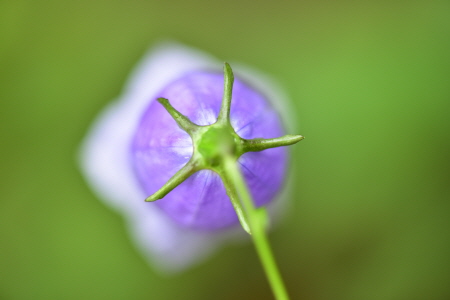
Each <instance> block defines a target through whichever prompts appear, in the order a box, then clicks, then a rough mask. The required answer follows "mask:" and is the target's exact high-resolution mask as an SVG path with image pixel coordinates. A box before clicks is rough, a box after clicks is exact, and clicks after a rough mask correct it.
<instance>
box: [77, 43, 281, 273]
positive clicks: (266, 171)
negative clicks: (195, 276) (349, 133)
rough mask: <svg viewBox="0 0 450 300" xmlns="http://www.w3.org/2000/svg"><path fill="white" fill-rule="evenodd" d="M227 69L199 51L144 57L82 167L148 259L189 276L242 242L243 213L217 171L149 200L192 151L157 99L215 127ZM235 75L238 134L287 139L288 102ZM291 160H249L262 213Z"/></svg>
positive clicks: (248, 175)
mask: <svg viewBox="0 0 450 300" xmlns="http://www.w3.org/2000/svg"><path fill="white" fill-rule="evenodd" d="M220 67H221V63H220V62H217V61H215V60H214V59H212V58H210V57H208V56H206V55H204V54H201V53H199V52H197V51H194V50H192V49H188V48H185V47H182V46H180V45H176V44H163V45H160V46H159V47H157V48H156V49H154V50H153V51H152V52H151V53H150V54H149V55H148V56H147V57H146V58H144V60H143V62H142V63H141V64H140V65H139V67H138V69H137V70H136V72H135V73H134V75H133V76H132V78H131V80H130V82H129V83H128V86H127V88H126V89H125V91H124V92H123V95H122V96H121V97H120V99H119V100H118V101H116V102H114V103H112V104H111V105H110V106H109V107H108V108H107V109H106V110H105V111H104V112H103V113H102V115H101V116H100V117H99V119H98V121H97V122H96V123H95V124H94V126H93V128H92V130H91V132H90V134H89V136H88V137H87V139H86V141H85V143H84V145H83V149H82V153H81V164H82V170H83V172H84V173H85V175H86V177H87V178H88V182H89V183H90V184H91V185H92V187H93V189H94V191H96V192H97V193H98V195H99V197H100V198H101V199H103V200H104V201H105V202H106V203H107V204H109V205H111V206H113V207H114V208H115V209H117V210H118V211H119V212H120V213H123V214H124V215H125V217H126V219H127V221H128V224H129V226H130V233H131V234H132V236H133V237H134V240H135V241H136V242H137V244H138V246H139V248H140V249H142V251H143V253H145V254H146V255H147V257H149V258H150V260H151V261H152V262H153V263H155V264H156V265H158V266H160V267H162V268H163V269H166V270H177V269H182V268H183V267H186V266H188V265H189V264H191V263H192V262H194V261H196V260H197V259H199V258H201V257H203V256H205V254H207V253H209V252H211V250H212V249H214V248H215V246H217V245H218V244H220V243H221V242H223V241H224V240H227V239H230V238H231V237H234V236H236V231H234V230H233V228H235V227H236V226H234V225H237V224H238V223H239V222H238V218H237V216H236V212H235V211H234V209H233V207H232V205H231V202H230V200H229V198H228V196H227V195H226V193H225V189H224V186H223V183H222V181H221V179H220V177H219V176H218V175H217V174H216V173H214V172H213V171H211V170H201V171H199V172H196V173H195V174H193V175H192V176H191V177H190V178H189V179H187V180H186V181H185V182H183V183H182V184H181V185H179V186H178V187H176V188H175V189H174V190H173V191H171V192H170V193H169V194H167V195H166V196H165V197H164V199H162V200H159V201H157V202H155V203H146V202H144V199H145V198H146V197H148V196H150V195H151V194H153V193H154V192H156V191H157V190H158V189H159V188H161V187H162V186H163V185H164V183H166V182H167V180H168V179H170V178H171V177H172V176H173V175H174V174H175V173H176V172H177V171H178V170H179V169H181V168H182V167H183V166H184V165H185V164H186V163H187V162H188V161H189V159H190V157H191V156H192V153H193V145H192V140H191V138H190V136H189V135H188V134H187V133H186V132H184V131H183V130H182V129H180V128H179V127H178V125H177V124H176V122H175V121H174V120H173V118H172V117H171V116H170V115H169V113H168V112H167V111H166V110H165V109H164V107H163V106H162V105H161V104H160V103H158V102H157V101H155V100H156V98H158V97H164V98H167V99H169V100H170V102H171V104H172V105H173V106H174V107H175V108H176V109H177V110H178V111H180V112H181V113H182V114H184V115H186V116H187V117H189V119H190V120H191V121H192V122H193V123H195V124H197V125H210V124H212V123H214V122H215V121H216V119H217V116H218V113H219V110H220V106H221V101H222V95H223V81H224V78H223V74H222V73H221V72H220ZM233 67H234V69H235V71H236V74H237V75H236V79H235V83H234V89H233V101H232V105H231V112H230V118H231V125H232V126H233V128H234V130H235V131H236V133H237V134H238V135H240V136H241V137H242V138H245V139H253V138H275V137H278V136H281V135H283V134H284V129H283V125H282V122H281V120H280V117H279V115H278V112H279V111H280V104H281V102H280V101H282V97H281V96H280V94H279V93H277V92H275V91H276V89H274V88H273V85H272V84H271V83H269V82H268V81H267V80H266V79H264V78H261V76H260V75H256V74H255V73H254V72H251V71H248V70H246V69H244V68H239V67H236V64H233ZM269 100H270V101H272V102H269ZM283 121H284V122H283V123H285V121H286V120H283ZM286 158H287V153H286V148H283V147H281V148H273V149H268V150H265V151H261V152H248V153H245V154H244V155H242V156H241V157H240V159H239V161H238V163H239V164H240V167H241V171H242V172H243V175H244V177H245V179H246V181H247V184H248V187H249V189H250V192H251V194H252V195H253V198H254V199H255V201H256V205H257V206H260V205H266V204H268V203H269V202H271V201H272V200H273V199H274V198H275V197H276V196H277V195H278V194H279V192H280V190H281V188H282V185H283V181H284V177H285V173H286ZM226 228H228V230H225V229H226ZM230 229H231V230H230ZM218 230H219V231H218Z"/></svg>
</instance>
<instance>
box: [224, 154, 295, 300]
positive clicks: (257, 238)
mask: <svg viewBox="0 0 450 300" xmlns="http://www.w3.org/2000/svg"><path fill="white" fill-rule="evenodd" d="M223 172H224V173H225V174H224V175H225V176H226V177H227V178H230V179H231V181H232V184H233V185H234V187H235V188H236V190H237V192H238V194H239V196H240V199H241V202H242V204H243V206H244V210H245V212H246V215H247V220H248V224H249V226H250V230H251V237H252V239H253V244H254V245H255V248H256V251H257V253H258V256H259V259H260V261H261V263H262V265H263V268H264V271H265V273H266V276H267V279H268V281H269V284H270V287H271V288H272V292H273V293H274V295H275V298H276V299H277V300H288V299H289V296H288V294H287V291H286V288H285V286H284V283H283V280H282V278H281V274H280V271H279V270H278V267H277V265H276V263H275V258H274V256H273V253H272V250H271V248H270V245H269V241H268V238H267V235H266V227H267V226H266V225H267V212H266V210H265V208H263V207H261V208H256V207H255V205H254V204H253V200H252V197H251V195H250V192H249V190H248V188H247V185H246V184H245V180H244V178H243V176H242V174H241V172H240V170H239V168H238V167H237V164H236V159H235V158H233V157H232V156H226V157H225V158H224V170H223Z"/></svg>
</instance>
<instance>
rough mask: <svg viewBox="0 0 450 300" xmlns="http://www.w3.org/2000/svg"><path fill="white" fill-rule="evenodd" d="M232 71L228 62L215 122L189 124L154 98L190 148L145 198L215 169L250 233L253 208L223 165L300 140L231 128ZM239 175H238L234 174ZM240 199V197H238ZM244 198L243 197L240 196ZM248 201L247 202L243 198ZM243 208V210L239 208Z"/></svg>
mask: <svg viewBox="0 0 450 300" xmlns="http://www.w3.org/2000/svg"><path fill="white" fill-rule="evenodd" d="M233 81H234V76H233V71H232V70H231V67H230V65H229V64H228V63H225V66H224V93H223V99H222V104H221V108H220V112H219V116H218V118H217V121H216V122H215V123H214V124H211V125H206V126H199V125H197V124H194V123H192V122H191V121H190V120H189V119H188V118H187V117H186V116H184V115H182V114H181V113H180V112H179V111H178V110H176V109H175V108H174V107H173V106H172V105H171V104H170V102H169V100H167V99H165V98H158V102H159V103H161V104H162V105H163V106H164V108H165V109H166V110H167V111H168V112H169V114H170V115H171V116H172V117H173V119H174V120H175V121H176V122H177V124H178V126H179V127H180V128H181V129H183V130H184V131H186V132H187V133H188V134H189V136H190V137H191V139H192V143H193V147H194V151H193V155H192V157H191V159H190V160H189V161H188V163H187V164H186V165H185V166H184V167H183V168H181V169H180V170H179V171H178V172H177V173H176V174H175V175H174V176H173V177H172V178H170V179H169V180H168V181H167V182H166V183H165V184H164V186H163V187H161V188H160V189H159V190H158V191H157V192H156V193H154V194H153V195H151V196H150V197H148V198H147V199H146V201H156V200H159V199H162V198H163V197H164V196H165V195H167V194H168V193H169V192H170V191H172V190H173V189H174V188H175V187H177V186H178V185H180V184H181V183H182V182H183V181H185V180H186V179H187V178H189V176H191V175H192V174H194V173H195V172H197V171H200V170H204V169H208V170H212V171H215V172H216V173H217V174H219V176H220V177H221V179H222V181H223V184H224V186H225V189H226V192H227V195H228V196H229V198H230V200H231V203H232V204H233V207H234V209H235V211H236V214H237V216H238V218H239V221H240V223H241V225H242V227H243V228H244V229H245V230H246V231H247V232H248V233H251V228H252V227H253V226H251V225H249V220H248V217H247V213H248V211H249V210H252V209H254V207H253V203H242V204H244V205H242V204H241V201H240V199H239V197H238V190H239V188H238V187H237V186H236V184H235V178H233V175H232V174H233V173H232V172H229V168H227V165H228V164H229V163H230V161H232V162H233V163H236V161H237V160H238V159H239V157H240V156H241V155H242V154H244V153H246V152H256V151H262V150H265V149H269V148H274V147H280V146H288V145H292V144H295V143H297V142H299V141H301V140H302V139H303V136H301V135H285V136H282V137H279V138H272V139H262V138H257V139H244V138H241V137H240V136H239V135H238V134H237V133H236V132H235V130H234V129H233V127H232V126H231V123H230V107H231V98H232V90H233ZM235 176H240V175H235ZM241 198H242V196H241ZM241 200H243V201H244V199H241ZM247 202H251V201H247ZM243 206H244V207H246V209H244V208H243Z"/></svg>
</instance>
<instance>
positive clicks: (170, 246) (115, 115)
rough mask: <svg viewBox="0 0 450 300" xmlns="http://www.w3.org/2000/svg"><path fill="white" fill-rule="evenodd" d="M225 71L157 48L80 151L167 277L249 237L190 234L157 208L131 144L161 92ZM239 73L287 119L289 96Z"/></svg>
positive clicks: (106, 197)
mask: <svg viewBox="0 0 450 300" xmlns="http://www.w3.org/2000/svg"><path fill="white" fill-rule="evenodd" d="M233 68H234V66H233ZM221 69H222V63H221V62H219V61H217V60H216V59H214V58H212V57H211V56H208V55H206V54H204V53H202V52H200V51H198V50H194V49H192V48H189V47H186V46H183V45H180V44H178V43H175V42H163V43H160V44H158V45H157V46H156V47H152V48H151V49H150V51H149V52H148V54H147V55H146V56H145V57H144V58H143V59H142V61H141V62H140V63H139V64H138V66H137V68H136V69H135V71H134V72H133V73H132V75H131V77H130V80H129V82H128V84H127V85H126V88H125V90H124V92H123V94H122V96H120V97H119V99H117V100H116V101H114V102H112V103H111V104H110V105H109V106H108V107H107V108H106V109H105V110H104V111H103V112H102V113H101V115H100V116H99V117H98V118H97V120H96V122H95V123H94V124H93V126H92V127H91V129H90V132H89V134H88V136H87V137H86V139H85V140H84V141H83V144H82V147H81V151H80V155H79V161H80V165H81V170H82V172H83V173H84V175H85V176H86V178H87V179H88V180H87V181H88V184H90V186H91V187H92V189H93V190H94V192H95V193H96V194H97V195H98V197H99V198H100V199H102V200H103V201H104V202H105V204H107V205H108V206H111V207H112V208H114V209H116V210H117V211H119V212H121V213H124V214H125V218H126V220H127V223H128V225H129V230H130V234H131V236H132V237H133V240H134V242H135V243H136V245H137V246H138V248H139V250H140V251H141V252H142V253H143V254H144V256H145V257H146V258H148V260H149V262H150V263H151V264H152V265H154V266H155V267H157V268H158V269H159V270H160V271H162V272H165V273H172V272H177V271H181V270H183V269H185V268H187V267H189V266H190V265H192V264H194V263H196V262H198V261H200V260H201V259H203V258H205V257H206V256H208V254H210V253H211V252H212V251H213V250H214V249H215V248H216V247H217V246H218V245H219V244H221V243H223V242H225V241H229V240H236V239H237V240H242V239H245V234H244V233H243V231H242V230H239V229H240V228H237V229H236V230H230V231H228V232H221V233H220V234H211V233H203V232H197V231H191V230H185V229H183V228H180V227H179V226H178V225H176V224H174V223H173V222H172V221H171V220H169V219H168V218H167V217H166V216H165V215H164V214H162V213H161V211H160V210H159V209H158V208H157V207H154V206H152V205H151V204H149V203H146V202H144V201H143V200H144V199H145V198H146V197H147V196H148V195H145V194H144V193H143V191H142V189H141V187H140V186H139V184H138V182H137V180H136V177H135V175H134V174H133V170H132V167H131V163H130V161H129V147H130V142H131V139H132V137H133V134H134V130H135V129H136V127H137V125H138V122H139V120H140V118H141V115H142V113H143V112H144V110H145V108H146V107H147V106H148V105H149V103H150V101H153V100H152V97H154V96H155V95H156V93H157V92H159V91H160V90H162V88H164V87H165V86H166V85H167V84H169V83H170V82H171V81H173V80H175V79H177V78H179V77H181V76H182V75H183V74H185V73H187V72H190V71H193V70H217V71H220V70H221ZM235 69H236V72H237V74H239V75H240V76H242V78H243V79H245V80H246V81H247V82H249V83H250V84H252V85H253V86H254V87H255V88H259V89H260V90H261V91H262V92H263V93H264V94H265V95H267V96H268V98H269V99H279V100H280V101H277V102H275V103H274V106H275V107H276V109H278V110H279V111H280V113H281V114H282V115H284V116H286V115H287V114H286V111H287V110H285V109H283V108H282V107H283V106H280V103H284V101H283V99H285V97H284V96H283V94H281V93H280V92H279V91H280V89H279V88H276V87H274V84H273V83H270V80H269V79H267V78H266V77H265V76H261V75H260V74H257V73H256V72H255V71H252V70H251V69H249V68H247V67H243V66H237V67H236V68H235ZM285 107H286V106H285ZM284 120H285V119H284ZM283 194H284V193H283ZM281 198H285V197H284V196H283V197H281ZM276 202H277V203H280V202H285V201H276ZM276 206H280V205H279V204H278V205H276ZM275 210H279V209H275Z"/></svg>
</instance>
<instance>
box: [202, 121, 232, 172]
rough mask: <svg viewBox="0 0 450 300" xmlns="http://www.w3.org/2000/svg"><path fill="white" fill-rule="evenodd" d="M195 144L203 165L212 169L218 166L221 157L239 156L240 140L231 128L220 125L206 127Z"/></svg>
mask: <svg viewBox="0 0 450 300" xmlns="http://www.w3.org/2000/svg"><path fill="white" fill-rule="evenodd" d="M196 144H197V145H196V146H197V149H198V152H199V154H201V157H202V159H203V160H204V162H205V164H206V165H207V166H210V167H213V168H214V167H217V166H219V165H220V164H221V162H222V159H223V157H225V156H227V155H231V156H233V157H237V156H240V155H239V152H240V151H239V150H240V149H239V148H240V138H239V137H238V136H237V134H236V133H235V132H234V130H233V128H232V127H231V126H223V125H220V124H213V125H211V126H208V129H206V131H205V132H204V133H202V134H201V136H200V137H199V140H198V142H197V143H196Z"/></svg>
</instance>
